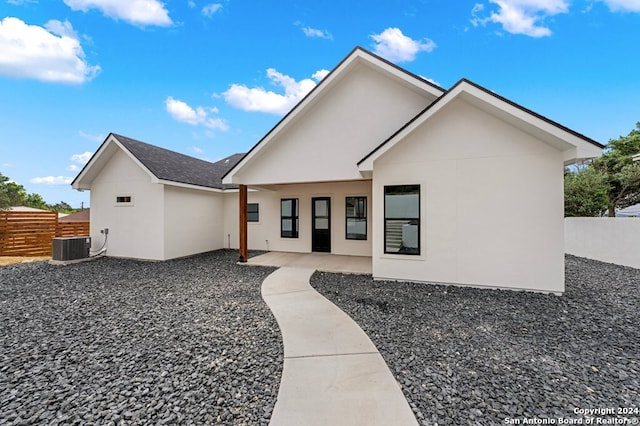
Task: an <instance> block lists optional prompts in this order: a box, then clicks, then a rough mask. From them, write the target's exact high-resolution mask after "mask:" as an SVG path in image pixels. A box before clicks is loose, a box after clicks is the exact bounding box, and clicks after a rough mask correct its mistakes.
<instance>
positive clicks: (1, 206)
mask: <svg viewBox="0 0 640 426" xmlns="http://www.w3.org/2000/svg"><path fill="white" fill-rule="evenodd" d="M14 206H25V207H33V208H36V209H42V210H53V211H57V212H62V213H74V212H75V211H76V209H74V208H73V207H71V206H70V205H69V204H67V203H65V202H64V201H60V202H59V203H56V204H53V205H50V204H47V202H46V201H44V199H43V198H42V196H40V195H39V194H36V193H32V194H29V193H27V191H26V190H25V188H24V186H22V185H20V184H18V183H15V182H12V181H11V179H9V178H8V177H7V176H5V175H3V174H2V173H0V210H5V209H8V208H9V207H14Z"/></svg>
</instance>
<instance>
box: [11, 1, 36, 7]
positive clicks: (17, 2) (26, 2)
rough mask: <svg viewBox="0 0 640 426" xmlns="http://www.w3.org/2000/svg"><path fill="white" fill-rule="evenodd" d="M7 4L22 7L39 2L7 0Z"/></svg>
mask: <svg viewBox="0 0 640 426" xmlns="http://www.w3.org/2000/svg"><path fill="white" fill-rule="evenodd" d="M7 3H9V4H15V5H17V6H21V5H23V4H28V3H38V0H7Z"/></svg>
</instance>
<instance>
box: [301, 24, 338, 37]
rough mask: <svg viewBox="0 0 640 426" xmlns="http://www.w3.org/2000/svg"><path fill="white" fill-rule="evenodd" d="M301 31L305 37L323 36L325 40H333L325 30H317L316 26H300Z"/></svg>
mask: <svg viewBox="0 0 640 426" xmlns="http://www.w3.org/2000/svg"><path fill="white" fill-rule="evenodd" d="M302 32H303V33H304V35H306V36H307V37H312V38H325V39H327V40H333V36H332V35H331V33H330V32H329V31H327V30H319V29H317V28H311V27H302Z"/></svg>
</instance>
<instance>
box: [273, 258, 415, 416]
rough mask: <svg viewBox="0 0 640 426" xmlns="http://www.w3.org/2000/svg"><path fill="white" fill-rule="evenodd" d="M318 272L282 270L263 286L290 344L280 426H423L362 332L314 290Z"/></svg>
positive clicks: (278, 406)
mask: <svg viewBox="0 0 640 426" xmlns="http://www.w3.org/2000/svg"><path fill="white" fill-rule="evenodd" d="M313 272H314V269H310V268H296V267H282V268H280V269H278V270H276V271H275V272H273V273H272V274H271V275H269V276H268V277H267V278H266V279H265V280H264V282H263V284H262V297H263V299H264V300H265V302H266V303H267V305H269V308H270V309H271V311H272V312H273V314H274V316H275V317H276V320H277V321H278V325H279V326H280V330H281V333H282V339H283V342H284V368H283V372H282V381H281V382H280V391H279V392H278V399H277V401H276V405H275V407H274V410H273V414H272V416H271V423H270V424H271V425H273V426H287V425H292V426H294V425H295V426H299V425H323V426H324V425H349V426H354V425H367V426H372V425H385V426H386V425H417V424H418V423H417V422H416V419H415V417H414V415H413V412H412V410H411V407H409V404H408V403H407V400H406V399H405V397H404V395H403V394H402V391H401V390H400V386H399V384H398V383H397V382H396V380H395V379H394V377H393V376H392V374H391V372H390V371H389V368H388V367H387V364H386V363H385V362H384V360H383V358H382V356H381V355H380V353H379V352H378V350H377V349H376V347H375V346H374V344H373V343H372V342H371V340H370V339H369V337H368V336H367V335H366V334H365V333H364V331H362V329H361V328H360V327H359V326H358V325H357V324H356V323H355V322H354V321H353V320H352V319H351V318H350V317H349V316H348V315H347V314H345V313H344V312H342V311H341V310H340V309H338V307H336V306H335V305H334V304H333V303H331V302H329V301H328V300H327V299H325V298H324V297H323V296H321V295H320V294H319V293H318V292H316V291H315V290H314V289H313V288H312V287H311V285H309V278H310V277H311V275H312V274H313Z"/></svg>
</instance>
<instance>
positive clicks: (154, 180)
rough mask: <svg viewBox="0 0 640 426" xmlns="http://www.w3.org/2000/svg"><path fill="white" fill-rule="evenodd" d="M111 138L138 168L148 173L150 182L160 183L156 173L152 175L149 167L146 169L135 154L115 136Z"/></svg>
mask: <svg viewBox="0 0 640 426" xmlns="http://www.w3.org/2000/svg"><path fill="white" fill-rule="evenodd" d="M113 139H114V141H115V142H116V144H117V145H118V146H119V147H120V149H121V150H122V151H124V153H125V154H127V156H128V157H129V158H130V159H131V160H132V161H133V162H134V163H136V165H137V166H138V167H140V168H141V169H142V170H143V171H144V172H145V173H146V174H148V175H149V179H151V183H160V179H158V177H157V176H156V175H154V174H153V173H152V172H151V170H149V169H148V168H147V167H146V166H145V165H144V164H142V163H141V162H140V160H138V159H137V158H136V156H135V155H133V154H132V153H131V151H129V150H128V149H127V148H126V147H125V146H124V145H122V144H121V143H120V141H119V140H118V139H117V138H116V137H114V138H113Z"/></svg>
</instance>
